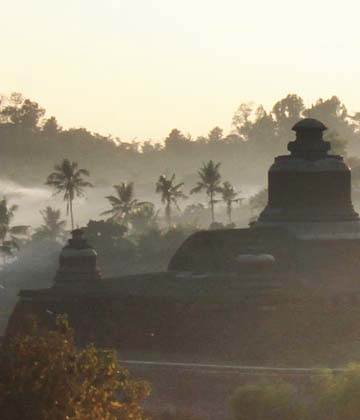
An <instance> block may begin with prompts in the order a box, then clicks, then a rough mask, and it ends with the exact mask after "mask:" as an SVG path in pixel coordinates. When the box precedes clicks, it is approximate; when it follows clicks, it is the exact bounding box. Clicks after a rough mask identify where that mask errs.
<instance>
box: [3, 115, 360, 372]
mask: <svg viewBox="0 0 360 420" xmlns="http://www.w3.org/2000/svg"><path fill="white" fill-rule="evenodd" d="M293 130H294V131H295V133H296V138H295V140H293V141H290V143H289V144H288V150H289V152H290V154H288V155H283V156H278V157H276V158H275V161H274V163H273V165H272V166H271V167H270V170H269V175H268V193H269V197H268V204H267V206H266V207H265V209H264V210H263V211H262V213H261V214H260V216H259V218H258V220H257V222H255V223H254V224H252V225H251V226H250V227H249V228H247V229H224V230H214V231H201V232H198V233H195V234H193V235H191V236H190V237H189V238H188V239H187V240H186V241H185V242H184V243H183V244H182V245H181V246H180V248H179V249H178V250H177V252H176V253H175V255H174V256H173V257H172V259H171V261H170V262H169V266H168V270H167V271H165V272H160V273H148V274H139V275H131V276H121V277H118V278H109V279H105V278H102V276H101V273H100V271H99V269H98V267H97V258H96V251H95V250H94V249H93V248H92V247H91V246H90V245H89V244H88V243H87V242H86V240H85V239H84V238H83V232H82V231H81V230H75V231H73V238H72V239H70V240H69V243H68V245H66V246H65V247H64V249H63V251H62V253H61V255H60V266H59V270H58V272H57V274H56V276H55V280H54V284H53V287H51V288H49V289H42V290H23V291H21V293H20V296H19V301H18V303H17V305H16V308H15V310H14V312H13V315H12V317H11V319H10V321H9V324H8V328H7V334H8V335H11V334H14V333H15V332H18V331H21V330H22V328H23V325H24V324H25V320H26V318H27V317H28V316H29V315H31V314H32V315H36V316H37V317H38V318H39V319H40V320H41V321H42V322H43V323H45V324H51V323H52V322H53V320H54V314H57V313H67V314H68V315H69V318H70V320H71V323H72V325H73V326H74V327H75V329H76V332H77V337H78V339H79V342H80V343H88V342H95V343H97V344H100V345H103V346H111V347H114V346H115V347H117V348H120V349H122V350H121V351H122V353H123V354H127V352H128V353H129V354H131V355H134V354H136V352H139V354H141V355H142V356H143V357H144V354H146V355H148V357H149V358H151V357H152V356H151V355H154V354H156V355H157V356H158V357H159V355H166V357H167V358H168V359H169V358H172V360H174V358H176V357H177V358H179V357H180V358H181V359H182V360H184V359H187V358H191V359H192V360H194V358H195V359H196V360H202V361H209V360H216V361H221V362H237V363H261V364H270V363H278V364H279V363H281V364H283V365H286V364H293V365H294V364H295V365H297V366H299V365H302V364H303V365H306V366H308V365H309V364H311V365H319V364H328V365H329V364H336V363H340V362H341V363H342V362H346V361H349V360H355V358H356V357H357V354H359V351H360V328H359V326H360V307H359V301H360V287H359V280H360V279H359V273H360V258H359V257H360V222H359V216H358V214H357V213H356V212H355V211H354V208H353V206H352V202H351V171H350V168H349V167H348V166H347V165H346V163H345V162H344V160H343V158H342V157H341V156H338V155H332V154H331V153H330V144H329V143H328V142H326V141H324V139H323V133H324V130H326V127H325V126H324V125H323V124H322V123H321V122H319V121H317V120H313V119H304V120H301V121H299V122H298V123H297V124H296V125H295V126H294V127H293ZM289 134H290V133H289ZM140 352H141V353H140Z"/></svg>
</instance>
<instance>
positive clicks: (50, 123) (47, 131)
mask: <svg viewBox="0 0 360 420" xmlns="http://www.w3.org/2000/svg"><path fill="white" fill-rule="evenodd" d="M61 130H62V129H61V127H60V126H59V124H58V122H57V120H56V118H55V117H50V118H48V119H47V120H46V121H45V122H44V124H43V126H42V131H43V134H44V135H45V136H46V137H48V138H53V137H55V136H56V135H57V134H59V132H60V131H61Z"/></svg>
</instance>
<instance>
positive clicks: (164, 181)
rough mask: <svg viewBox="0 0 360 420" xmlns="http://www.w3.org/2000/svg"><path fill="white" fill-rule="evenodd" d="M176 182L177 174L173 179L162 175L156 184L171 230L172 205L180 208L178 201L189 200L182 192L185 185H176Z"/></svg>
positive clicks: (181, 183)
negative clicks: (181, 199)
mask: <svg viewBox="0 0 360 420" xmlns="http://www.w3.org/2000/svg"><path fill="white" fill-rule="evenodd" d="M174 182H175V174H173V175H172V177H171V178H167V177H166V175H160V177H159V180H158V182H157V183H156V192H157V193H159V194H161V202H162V203H164V204H165V217H166V221H167V224H168V226H169V228H170V227H171V213H172V205H174V206H175V207H176V208H179V206H178V200H179V199H180V198H187V197H186V195H185V194H184V193H183V192H182V191H181V187H182V186H183V185H184V183H183V182H180V183H179V184H174Z"/></svg>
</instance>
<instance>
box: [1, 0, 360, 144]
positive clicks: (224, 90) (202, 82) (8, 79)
mask: <svg viewBox="0 0 360 420" xmlns="http://www.w3.org/2000/svg"><path fill="white" fill-rule="evenodd" d="M0 10H1V15H0V51H1V61H0V81H1V88H0V93H1V94H5V95H7V94H10V93H11V92H13V91H15V92H21V93H23V94H24V95H25V96H26V97H29V98H30V99H32V100H35V101H37V102H39V103H40V104H41V105H42V106H43V107H44V108H45V109H46V110H47V115H48V116H50V115H55V116H56V117H57V119H58V121H59V123H60V124H61V125H62V126H63V127H65V128H69V127H86V128H88V129H89V130H91V131H94V132H99V133H101V134H104V135H107V134H112V135H113V136H114V137H115V136H117V137H119V138H120V139H122V140H124V141H131V140H135V139H136V140H147V139H151V140H153V141H158V140H163V139H164V138H165V137H166V136H167V134H168V133H169V132H170V130H171V129H172V128H174V127H177V128H178V129H180V130H182V131H183V132H184V133H191V134H192V136H193V137H196V136H198V135H206V134H207V133H208V132H209V131H210V129H211V128H213V127H214V126H220V127H222V128H223V129H224V131H225V132H229V131H230V129H231V118H232V116H233V114H234V112H235V110H236V108H237V107H238V106H239V105H240V104H241V103H243V102H249V101H253V102H254V103H256V104H263V105H264V106H265V108H266V109H269V108H271V106H272V105H273V104H274V103H275V102H276V101H277V100H278V99H280V98H282V97H284V96H286V95H287V94H288V93H296V94H299V95H300V96H302V97H303V99H304V100H305V103H306V105H310V104H311V103H312V102H314V101H315V100H316V99H317V98H319V97H322V98H324V99H325V98H328V97H331V96H332V95H337V96H339V97H340V99H341V100H342V101H343V102H344V103H345V104H346V105H347V107H348V108H349V110H350V111H355V110H356V111H359V110H360V88H359V81H360V25H359V22H360V2H358V1H357V0H356V1H355V0H343V1H342V2H339V1H336V2H335V1H331V0H327V1H324V0H312V1H310V0H303V1H301V2H299V1H296V2H295V1H289V0H273V1H270V0H258V1H256V0H252V1H243V0H221V1H220V0H217V1H214V0H61V1H60V0H57V1H55V0H31V1H28V0H13V1H12V2H9V1H5V0H0Z"/></svg>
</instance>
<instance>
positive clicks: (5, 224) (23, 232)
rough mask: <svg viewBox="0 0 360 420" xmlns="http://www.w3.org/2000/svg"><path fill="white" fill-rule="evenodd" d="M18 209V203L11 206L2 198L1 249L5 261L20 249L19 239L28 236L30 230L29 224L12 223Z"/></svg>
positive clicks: (0, 203) (0, 209) (0, 202)
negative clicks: (15, 224) (14, 224)
mask: <svg viewBox="0 0 360 420" xmlns="http://www.w3.org/2000/svg"><path fill="white" fill-rule="evenodd" d="M17 209H18V206H17V205H16V204H13V205H11V206H9V205H8V202H7V199H6V198H5V197H4V198H3V199H2V200H0V251H1V253H2V254H3V259H4V263H5V262H6V258H7V257H8V256H11V255H13V251H14V250H15V249H19V240H20V239H21V238H24V237H26V236H27V234H28V231H29V226H25V225H18V226H12V225H11V222H12V220H13V219H14V216H15V212H16V210H17Z"/></svg>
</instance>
